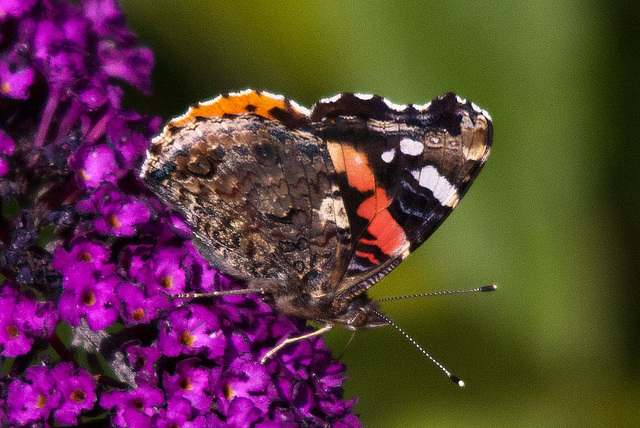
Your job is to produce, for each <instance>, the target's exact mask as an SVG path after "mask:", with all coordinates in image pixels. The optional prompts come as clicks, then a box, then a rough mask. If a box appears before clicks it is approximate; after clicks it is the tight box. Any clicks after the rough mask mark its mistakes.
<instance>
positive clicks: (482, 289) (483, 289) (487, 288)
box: [376, 284, 498, 302]
mask: <svg viewBox="0 0 640 428" xmlns="http://www.w3.org/2000/svg"><path fill="white" fill-rule="evenodd" d="M497 289H498V286H497V285H495V284H494V285H485V286H484V287H478V288H471V289H469V290H451V291H436V292H434V293H421V294H410V295H408V296H396V297H387V298H385V299H380V300H376V302H388V301H390V300H402V299H413V298H415V297H427V296H443V295H445V294H459V293H486V292H488V291H495V290H497Z"/></svg>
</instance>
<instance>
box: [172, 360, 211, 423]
mask: <svg viewBox="0 0 640 428" xmlns="http://www.w3.org/2000/svg"><path fill="white" fill-rule="evenodd" d="M210 372H211V370H210V369H208V368H206V367H204V366H201V364H200V360H199V359H197V358H188V359H186V360H182V361H179V362H178V363H177V364H176V370H175V373H173V374H170V373H167V372H165V373H164V375H163V378H162V386H163V388H164V390H165V392H166V393H167V396H169V397H182V398H184V399H186V400H187V402H188V403H189V405H190V406H191V407H193V408H194V409H196V410H197V411H198V412H199V413H200V414H206V413H208V412H209V410H210V407H211V401H212V397H211V390H210V389H209V377H210ZM214 372H217V373H219V370H214Z"/></svg>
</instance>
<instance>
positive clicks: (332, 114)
mask: <svg viewBox="0 0 640 428" xmlns="http://www.w3.org/2000/svg"><path fill="white" fill-rule="evenodd" d="M492 134H493V131H492V124H491V118H490V116H489V114H488V113H487V112H485V111H484V110H481V109H480V108H478V107H477V106H476V105H475V104H473V103H471V102H469V101H466V100H464V99H462V98H460V97H459V96H457V95H455V94H453V93H447V94H444V95H442V96H439V97H437V98H434V99H433V100H432V101H431V102H428V103H427V104H424V105H407V106H402V105H397V104H393V103H391V102H389V101H387V100H385V99H384V98H381V97H379V96H376V95H362V94H353V93H344V94H339V95H336V96H335V97H333V98H329V99H324V100H321V101H319V102H317V103H316V104H315V105H314V106H313V107H312V108H311V110H308V109H306V108H304V107H301V106H299V105H298V104H296V103H295V102H293V101H291V100H288V99H286V98H284V97H282V96H278V95H272V94H269V93H267V92H261V91H255V90H247V91H244V92H240V93H235V94H228V95H221V96H219V97H217V98H215V99H214V100H212V101H208V102H204V103H199V104H197V105H195V106H192V107H191V108H190V109H189V111H188V112H187V113H186V114H185V115H183V116H180V117H178V118H176V119H173V120H172V121H171V122H169V124H168V125H167V126H166V128H165V129H164V131H163V133H162V134H161V135H160V136H158V137H157V138H155V139H154V140H153V142H152V145H151V148H150V149H149V152H148V156H147V160H146V162H145V164H144V166H143V170H142V174H141V176H142V177H143V178H144V180H145V181H146V182H147V183H148V185H149V186H150V188H151V189H152V190H153V191H154V192H155V193H156V194H157V195H158V197H159V198H160V199H161V200H162V201H164V202H165V203H167V204H168V205H169V206H171V207H173V208H175V209H177V210H178V211H180V212H181V213H182V214H183V215H184V216H185V218H186V220H187V222H188V223H189V225H190V226H191V227H192V229H193V238H194V244H195V245H196V247H197V248H198V250H199V251H200V252H201V254H202V255H203V256H204V257H205V258H207V259H208V260H209V261H210V262H211V264H212V265H213V266H215V267H217V268H218V269H219V270H220V271H222V272H223V273H226V274H229V275H231V276H233V277H236V278H239V279H241V280H244V281H246V283H247V288H246V289H245V290H240V291H239V292H241V293H261V294H263V295H264V296H265V297H266V298H267V299H268V300H269V301H270V302H271V304H272V306H273V307H274V308H275V309H276V310H277V311H279V312H280V313H282V314H284V315H287V316H292V317H301V318H306V319H309V320H313V321H316V322H319V323H321V324H323V325H324V327H323V328H320V329H318V330H316V331H315V332H313V333H311V334H309V335H305V336H303V337H298V338H293V339H288V340H287V341H285V342H284V343H281V344H280V345H278V346H277V347H276V348H274V349H272V350H271V351H270V352H269V353H268V354H267V355H266V356H265V357H264V359H263V361H264V360H265V359H266V358H268V357H270V356H271V355H272V354H273V353H274V352H275V351H277V350H278V349H280V348H281V347H282V346H284V345H286V344H287V343H291V342H293V341H296V340H300V339H303V338H306V337H310V336H312V335H318V334H322V333H324V332H325V331H327V330H329V329H330V328H331V327H332V326H333V325H335V324H340V325H342V326H344V327H346V328H348V329H351V330H359V329H363V328H371V327H379V326H383V325H389V324H392V325H394V324H393V323H392V321H391V320H389V318H387V317H386V316H385V315H383V314H381V313H380V312H379V311H378V305H377V302H375V301H372V300H370V299H369V298H368V297H367V295H366V291H367V290H368V289H369V288H370V287H372V286H373V285H374V284H375V283H376V282H378V281H379V280H380V279H381V278H382V277H384V276H385V275H386V274H388V273H389V272H390V271H391V270H392V269H393V268H395V267H396V266H398V264H399V263H400V262H401V261H402V260H404V258H406V257H407V256H408V255H409V254H410V253H411V252H412V251H414V250H415V249H416V248H418V246H420V244H422V243H423V242H424V241H425V240H426V239H427V238H428V237H429V236H430V235H431V234H432V233H433V231H434V230H435V229H436V228H437V227H438V226H439V225H440V223H442V221H444V219H445V218H446V217H447V216H448V215H449V214H450V213H451V211H452V210H453V209H454V208H455V207H456V205H457V204H458V202H459V201H460V198H462V196H463V195H464V194H465V192H466V191H467V189H468V188H469V186H470V185H471V183H472V181H473V179H474V178H475V177H476V176H477V174H478V173H479V172H480V169H481V168H482V166H483V164H484V163H485V161H486V160H487V157H488V156H489V151H490V147H491V142H492ZM488 289H489V287H486V289H483V290H480V291H488ZM492 289H493V288H492ZM394 326H395V325H394ZM396 328H397V327H396ZM423 352H424V351H423ZM425 354H426V353H425ZM427 356H428V355H427ZM429 358H431V357H429ZM432 360H433V359H432ZM436 364H437V363H436ZM438 365H439V364H438ZM439 366H440V365H439ZM440 367H441V368H442V369H443V370H445V373H447V375H449V377H451V378H453V379H454V380H457V378H455V377H453V376H451V375H450V373H449V372H447V371H446V369H444V368H443V367H442V366H440Z"/></svg>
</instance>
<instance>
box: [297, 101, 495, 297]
mask: <svg viewBox="0 0 640 428" xmlns="http://www.w3.org/2000/svg"><path fill="white" fill-rule="evenodd" d="M310 117H311V121H312V124H313V126H314V127H315V128H316V131H315V132H316V134H317V135H318V136H319V137H320V138H322V139H323V140H324V141H325V143H326V145H327V148H328V150H329V153H330V155H331V159H332V162H333V166H334V169H335V171H336V172H337V173H338V184H339V187H340V194H341V195H342V200H343V202H344V206H345V208H346V211H347V215H348V217H349V223H350V225H351V237H352V238H351V239H352V242H351V247H350V250H349V257H347V258H346V259H345V261H344V263H343V266H341V268H340V269H341V275H342V276H341V278H340V282H339V286H338V288H339V290H338V295H339V296H338V297H337V298H336V299H335V301H334V306H341V305H344V304H346V303H347V302H348V301H349V300H351V299H352V298H353V297H355V296H357V295H360V294H362V293H363V292H364V291H366V290H367V289H368V288H370V287H371V286H372V285H373V284H375V283H376V282H377V281H379V280H380V279H381V278H382V277H383V276H384V275H386V274H387V273H388V272H389V271H390V270H392V269H393V268H394V267H396V266H397V265H398V264H399V263H400V262H401V261H402V260H403V259H404V258H406V257H407V256H408V255H409V254H410V253H411V252H412V251H414V250H415V249H416V248H417V247H418V246H419V245H420V244H422V243H423V242H424V241H425V240H426V239H427V238H428V237H429V236H430V235H431V234H432V233H433V231H434V230H435V229H436V228H437V227H438V226H439V225H440V224H441V223H442V222H443V221H444V219H445V218H446V217H447V216H448V215H449V214H450V213H451V211H452V210H453V209H454V208H455V206H456V205H457V204H458V202H459V201H460V198H462V196H463V195H464V194H465V193H466V191H467V189H468V188H469V186H470V185H471V183H472V181H473V179H474V178H475V177H476V176H477V174H478V173H479V172H480V169H481V168H482V166H483V165H484V163H485V161H486V159H487V157H488V156H489V152H490V148H491V142H492V137H493V135H492V134H493V130H492V124H491V118H490V117H489V115H488V114H487V113H486V112H484V111H483V110H481V109H479V108H478V107H477V106H475V104H473V103H470V102H468V101H466V100H463V99H461V98H460V97H458V96H456V95H455V94H452V93H448V94H445V95H442V96H440V97H437V98H435V99H433V100H432V101H431V102H429V103H427V104H425V105H423V106H413V105H408V106H399V105H395V104H393V103H390V102H388V101H387V100H385V99H383V98H381V97H378V96H371V95H359V94H350V93H346V94H340V95H338V96H336V97H333V98H331V99H327V100H322V101H320V102H318V103H317V104H316V105H315V106H314V107H313V108H312V111H311V114H310Z"/></svg>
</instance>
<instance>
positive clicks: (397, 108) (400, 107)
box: [383, 98, 407, 111]
mask: <svg viewBox="0 0 640 428" xmlns="http://www.w3.org/2000/svg"><path fill="white" fill-rule="evenodd" d="M383 100H384V103H385V104H386V105H387V107H389V108H390V109H391V110H395V111H404V110H405V109H406V108H407V106H403V105H401V104H396V103H393V102H391V101H389V100H388V99H386V98H383Z"/></svg>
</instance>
